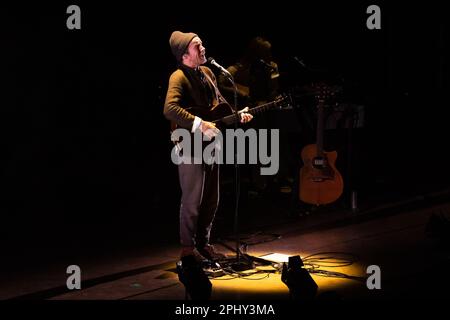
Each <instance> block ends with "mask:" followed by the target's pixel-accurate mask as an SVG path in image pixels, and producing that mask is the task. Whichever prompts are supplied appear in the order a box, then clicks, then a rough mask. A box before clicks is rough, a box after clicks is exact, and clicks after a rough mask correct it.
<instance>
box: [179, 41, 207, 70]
mask: <svg viewBox="0 0 450 320" xmlns="http://www.w3.org/2000/svg"><path fill="white" fill-rule="evenodd" d="M205 51H206V50H205V47H204V46H203V44H202V40H201V39H200V38H199V37H195V38H194V39H192V41H191V43H189V47H188V49H187V53H185V54H184V55H183V63H184V64H186V65H188V66H190V67H193V68H196V67H198V66H199V65H201V64H204V63H205V62H206V56H205Z"/></svg>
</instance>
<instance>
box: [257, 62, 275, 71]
mask: <svg viewBox="0 0 450 320" xmlns="http://www.w3.org/2000/svg"><path fill="white" fill-rule="evenodd" d="M259 63H261V64H262V65H263V66H264V67H266V68H267V69H269V70H270V71H273V70H275V68H274V67H273V66H272V65H271V64H270V63H268V62H266V61H265V60H263V59H259Z"/></svg>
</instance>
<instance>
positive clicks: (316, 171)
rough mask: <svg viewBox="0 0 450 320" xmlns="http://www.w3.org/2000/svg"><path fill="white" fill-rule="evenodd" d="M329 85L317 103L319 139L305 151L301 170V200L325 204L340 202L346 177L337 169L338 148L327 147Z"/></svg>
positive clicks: (321, 93)
mask: <svg viewBox="0 0 450 320" xmlns="http://www.w3.org/2000/svg"><path fill="white" fill-rule="evenodd" d="M330 94H331V93H330V91H329V89H328V88H327V87H320V94H319V96H318V105H317V137H316V139H317V141H316V144H309V145H307V146H305V147H304V148H303V150H302V154H301V157H302V160H303V164H304V166H303V167H302V168H301V169H300V192H299V196H300V200H302V201H303V202H305V203H309V204H314V205H322V204H329V203H332V202H334V201H336V200H337V199H338V198H339V197H340V196H341V194H342V192H343V190H344V183H343V180H342V176H341V174H340V173H339V171H338V170H337V169H336V166H335V162H336V158H337V152H336V151H330V152H327V151H324V150H323V122H324V105H325V100H326V99H327V98H329V96H330Z"/></svg>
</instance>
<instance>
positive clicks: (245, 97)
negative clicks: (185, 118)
mask: <svg viewBox="0 0 450 320" xmlns="http://www.w3.org/2000/svg"><path fill="white" fill-rule="evenodd" d="M227 70H228V71H229V72H230V73H231V75H232V76H233V78H234V81H235V83H236V87H237V97H238V99H237V100H238V101H237V103H238V106H239V107H244V106H247V105H250V106H258V105H261V104H264V103H267V102H271V101H273V100H275V99H276V97H277V96H278V95H279V94H280V84H279V80H280V72H279V70H278V64H277V63H276V62H275V61H274V60H273V57H272V44H271V43H270V42H269V41H268V40H267V39H265V38H263V37H255V38H253V39H251V41H250V42H249V44H248V46H247V48H246V49H245V51H244V54H243V56H242V57H241V58H240V59H239V60H238V61H237V62H236V63H235V64H233V65H231V66H229V67H228V68H227ZM219 85H220V88H221V91H222V92H223V93H224V95H225V96H226V97H227V100H228V101H234V88H233V85H232V84H231V82H230V81H229V80H228V79H226V77H224V76H221V77H219ZM271 112H277V111H269V112H268V113H263V114H259V115H258V116H257V117H255V119H254V120H253V121H252V127H254V128H256V129H270V128H272V129H275V128H276V129H280V170H279V173H278V174H277V175H276V176H275V177H268V176H261V175H260V173H259V172H260V170H259V165H249V168H247V169H249V170H245V168H244V170H243V171H244V172H245V173H247V176H248V179H249V180H250V186H249V187H250V189H252V190H251V191H254V192H255V193H256V194H261V193H262V192H264V191H267V190H268V189H271V188H274V187H275V188H277V191H285V190H288V192H289V191H290V190H291V188H290V187H289V186H288V185H289V184H291V183H292V181H293V179H292V178H291V175H292V172H290V171H292V170H291V168H292V164H291V163H290V162H292V161H291V160H292V155H291V154H289V152H290V151H289V146H288V141H287V139H288V138H287V135H286V131H285V130H284V129H285V128H283V126H284V124H283V120H282V119H283V117H276V118H278V119H281V120H278V121H274V120H273V118H274V117H273V113H272V114H271ZM288 180H289V182H288ZM275 181H276V183H275Z"/></svg>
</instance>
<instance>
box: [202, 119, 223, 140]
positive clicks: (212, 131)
mask: <svg viewBox="0 0 450 320" xmlns="http://www.w3.org/2000/svg"><path fill="white" fill-rule="evenodd" d="M200 130H201V131H202V133H203V134H204V135H205V136H207V137H208V138H209V139H212V138H214V137H215V136H216V135H217V134H218V133H219V132H220V131H219V129H217V128H216V125H215V124H214V123H212V122H209V121H203V120H202V122H201V124H200Z"/></svg>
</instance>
